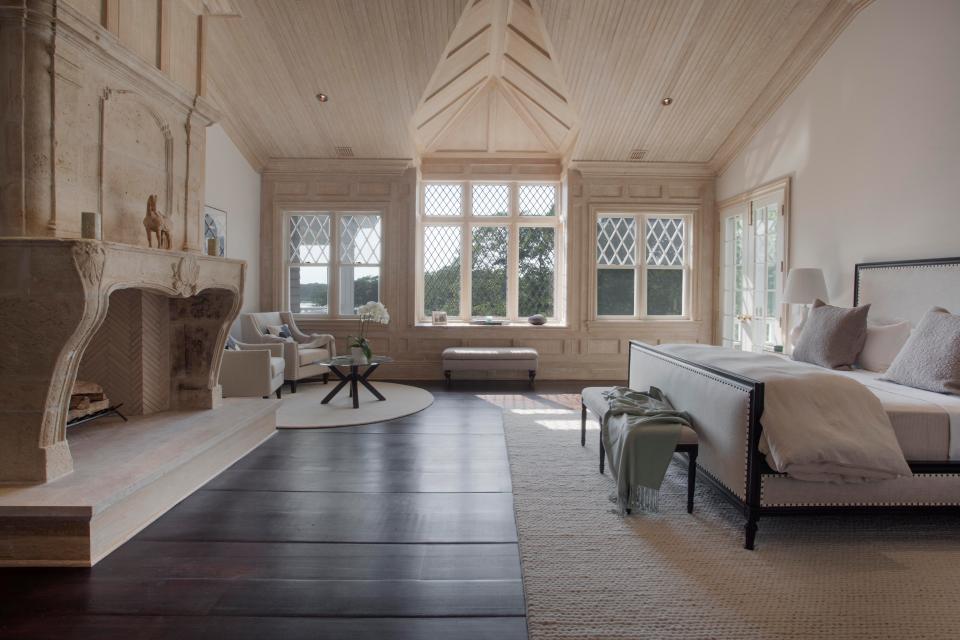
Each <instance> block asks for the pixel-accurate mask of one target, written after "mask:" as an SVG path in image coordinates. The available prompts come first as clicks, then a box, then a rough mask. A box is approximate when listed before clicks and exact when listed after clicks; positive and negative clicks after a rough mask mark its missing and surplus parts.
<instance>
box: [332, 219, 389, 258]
mask: <svg viewBox="0 0 960 640" xmlns="http://www.w3.org/2000/svg"><path fill="white" fill-rule="evenodd" d="M339 222H340V225H339V227H340V238H339V244H340V262H341V263H344V264H380V244H381V243H380V216H378V215H366V214H360V215H358V214H351V215H345V216H344V215H342V216H340V219H339Z"/></svg>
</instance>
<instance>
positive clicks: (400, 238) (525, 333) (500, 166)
mask: <svg viewBox="0 0 960 640" xmlns="http://www.w3.org/2000/svg"><path fill="white" fill-rule="evenodd" d="M378 162H380V164H378ZM405 166H406V165H405V164H404V163H402V162H399V161H398V162H394V163H393V164H385V163H383V162H382V161H362V160H353V161H347V160H323V161H321V160H302V161H298V160H294V159H284V160H277V161H271V162H270V164H269V165H268V166H267V169H266V170H265V172H264V174H263V188H262V189H261V193H262V194H263V195H262V220H261V230H262V238H261V288H260V291H261V301H260V302H261V307H262V308H263V309H279V308H282V306H283V305H284V291H283V288H282V287H283V280H284V278H283V273H282V264H283V253H282V252H283V251H284V250H285V249H284V238H283V237H282V235H281V233H282V231H283V228H282V224H281V223H280V220H281V216H282V215H283V212H284V211H285V210H290V209H305V210H324V209H325V208H330V207H340V208H343V207H356V208H357V209H363V208H364V207H374V206H376V207H380V208H382V210H383V211H384V221H383V225H384V227H383V235H384V238H385V243H386V244H385V246H384V258H383V259H384V262H383V270H382V273H383V274H384V275H383V277H384V283H383V286H382V292H383V293H382V296H383V302H384V303H385V304H386V305H387V307H388V308H389V309H390V313H391V318H392V319H391V323H390V325H388V326H387V327H383V328H375V329H374V330H373V331H372V335H371V342H372V344H373V346H374V350H375V351H376V350H380V349H388V351H387V353H388V354H389V355H391V356H392V357H393V358H395V360H396V362H395V363H393V364H391V365H390V366H389V368H387V367H385V368H384V369H383V371H382V373H378V375H382V376H384V377H390V378H396V379H404V378H407V379H439V378H440V377H441V375H442V374H441V371H440V354H441V352H442V351H443V349H444V348H446V347H450V346H464V345H471V346H497V345H499V346H532V347H535V348H537V349H538V351H539V353H540V358H541V371H540V376H541V377H543V378H545V379H551V378H552V379H618V378H623V377H624V376H625V375H626V363H627V351H626V349H625V348H624V345H626V344H627V342H628V341H629V340H630V339H633V338H636V339H641V340H645V341H648V342H652V343H657V342H658V341H660V342H702V343H709V342H711V341H712V337H713V336H712V321H711V311H710V310H711V309H712V300H713V291H712V286H711V283H712V282H713V269H714V266H713V241H712V239H713V233H714V227H715V224H714V211H713V178H712V177H711V176H710V174H709V172H708V171H706V170H705V169H704V167H702V166H699V165H697V166H687V167H677V166H670V167H662V168H661V169H660V173H662V174H667V175H656V173H657V172H656V171H655V167H645V168H643V169H642V170H641V169H640V168H638V167H637V165H635V164H634V165H631V166H630V167H626V168H624V167H622V166H620V165H616V164H615V165H612V168H611V169H610V170H609V172H608V173H606V174H605V173H604V172H603V170H602V169H601V168H600V167H598V166H596V165H591V166H590V167H589V169H588V171H587V174H586V175H584V174H583V173H581V171H580V170H577V169H572V170H570V171H568V172H566V173H561V168H560V165H559V163H558V162H556V161H549V160H544V161H543V162H542V163H533V164H531V163H529V162H528V161H526V160H514V161H512V162H506V161H504V160H499V159H498V160H491V159H487V160H472V161H471V160H467V159H463V160H461V161H458V162H454V163H451V162H450V160H449V159H443V160H440V159H426V160H424V162H423V163H422V165H421V167H420V173H421V175H422V177H424V178H429V179H438V178H441V179H449V180H464V179H471V178H472V179H518V176H520V175H523V174H522V173H521V171H523V170H524V169H521V167H526V170H529V171H530V174H529V175H533V176H537V177H538V178H537V179H553V180H556V179H562V180H563V190H562V191H563V193H564V196H563V197H564V198H565V199H566V202H567V210H568V232H567V236H568V246H567V271H566V289H567V292H566V302H567V323H566V326H545V327H533V326H530V325H525V324H524V325H519V324H518V325H510V326H504V327H471V326H462V325H461V326H453V325H448V326H432V325H417V324H416V322H415V307H414V302H413V301H414V300H415V295H414V292H415V283H416V280H415V264H416V260H417V256H416V249H415V247H416V246H417V245H416V201H415V198H414V195H413V194H415V193H416V192H417V189H416V187H417V180H418V171H417V170H416V169H413V168H405ZM631 171H632V173H631ZM679 176H686V177H679ZM520 179H522V178H520ZM319 184H324V185H328V186H330V187H331V188H330V189H327V190H325V191H327V193H321V192H320V191H319V190H318V189H311V188H309V185H319ZM369 185H377V187H376V188H373V187H371V186H369ZM387 186H389V194H387V189H386V187H387ZM671 186H673V187H677V186H683V187H684V189H683V190H682V193H683V195H685V196H695V197H692V198H691V197H687V198H684V199H682V200H679V201H678V199H676V198H670V197H669V194H670V193H671ZM333 187H336V188H333ZM598 193H599V194H602V195H596V194H598ZM672 193H674V194H676V193H677V189H676V188H674V189H673V191H672ZM304 194H306V195H304ZM597 206H603V207H614V208H616V207H618V206H623V207H624V208H630V207H634V208H636V207H640V208H645V209H648V210H651V211H657V210H661V209H663V208H664V207H678V206H679V207H683V208H684V210H689V211H693V212H694V234H695V237H694V240H693V245H694V247H695V264H694V267H693V283H692V286H693V287H694V291H695V295H694V296H693V300H692V301H691V306H692V311H691V313H692V319H691V320H689V321H679V322H659V321H658V322H638V323H611V322H603V321H596V320H593V319H592V318H591V317H590V313H591V302H590V296H591V295H593V287H592V284H591V280H592V277H593V264H592V261H593V260H594V249H593V247H594V241H595V240H594V237H593V233H594V230H593V226H592V223H591V222H590V212H591V210H592V208H595V207H597ZM298 324H299V325H300V326H301V328H303V329H304V330H307V331H316V332H329V333H333V334H334V335H335V336H336V337H337V345H338V349H339V350H340V351H344V350H345V348H346V346H345V342H346V337H347V335H349V334H350V333H352V332H355V330H356V322H355V321H351V320H337V321H330V320H323V319H318V318H310V317H303V318H302V319H298ZM571 356H574V357H573V358H571ZM464 375H466V374H464ZM470 375H471V377H494V378H496V377H510V376H506V375H505V374H504V373H503V372H475V373H472V374H470ZM517 378H518V379H520V376H517Z"/></svg>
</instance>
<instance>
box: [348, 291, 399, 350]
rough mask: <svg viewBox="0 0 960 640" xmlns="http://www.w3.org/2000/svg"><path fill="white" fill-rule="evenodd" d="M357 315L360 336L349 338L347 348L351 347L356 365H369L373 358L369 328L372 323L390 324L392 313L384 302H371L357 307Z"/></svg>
mask: <svg viewBox="0 0 960 640" xmlns="http://www.w3.org/2000/svg"><path fill="white" fill-rule="evenodd" d="M357 315H359V316H360V335H359V336H347V346H348V347H350V355H351V356H352V358H353V361H354V362H355V363H356V364H367V363H368V362H370V359H371V358H372V357H373V351H371V349H370V343H369V342H368V341H367V328H368V327H369V326H370V323H371V322H375V323H377V324H389V323H390V313H389V312H388V311H387V308H386V307H385V306H383V303H382V302H373V301H371V302H368V303H366V304H364V305H361V306H359V307H357Z"/></svg>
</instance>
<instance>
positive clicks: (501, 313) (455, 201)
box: [418, 182, 564, 321]
mask: <svg viewBox="0 0 960 640" xmlns="http://www.w3.org/2000/svg"><path fill="white" fill-rule="evenodd" d="M422 193H423V200H422V205H421V210H420V215H419V216H418V221H419V238H418V242H419V246H420V251H421V253H420V259H419V261H418V267H419V270H420V272H419V278H418V280H419V282H418V300H419V303H418V319H420V320H421V321H428V320H430V318H431V315H432V313H433V312H434V311H445V312H446V314H447V317H448V318H449V319H451V320H460V321H468V320H472V319H476V318H485V317H488V316H492V317H495V318H498V319H506V320H511V321H520V320H526V318H527V317H528V316H530V315H533V314H543V315H544V316H546V317H547V318H549V319H551V321H556V320H557V319H561V318H562V314H563V300H562V299H561V298H560V296H559V295H558V292H559V291H561V286H562V283H561V281H560V280H561V273H560V271H561V268H562V250H563V223H564V219H563V217H562V216H561V215H560V211H559V208H558V203H559V187H558V185H557V184H556V183H518V182H462V183H452V182H436V183H433V182H427V183H424V185H423V190H422ZM449 212H453V213H449ZM441 217H446V218H448V219H446V220H444V219H442V218H441ZM453 217H457V218H459V219H457V220H450V219H449V218H453Z"/></svg>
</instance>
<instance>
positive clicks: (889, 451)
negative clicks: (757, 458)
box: [659, 344, 911, 482]
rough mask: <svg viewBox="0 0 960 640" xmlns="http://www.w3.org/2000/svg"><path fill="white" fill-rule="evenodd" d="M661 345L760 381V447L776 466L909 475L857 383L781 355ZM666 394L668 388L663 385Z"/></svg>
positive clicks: (804, 474)
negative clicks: (762, 389) (761, 387)
mask: <svg viewBox="0 0 960 640" xmlns="http://www.w3.org/2000/svg"><path fill="white" fill-rule="evenodd" d="M659 348H660V349H661V350H663V351H665V352H667V353H670V354H672V355H675V356H678V357H680V358H683V359H685V360H690V361H692V362H696V363H699V364H703V365H706V366H709V367H714V368H717V369H723V370H725V371H729V372H731V373H735V374H739V375H742V376H746V377H747V378H751V379H753V380H757V381H758V382H763V383H764V409H763V414H762V415H761V417H760V423H761V424H762V426H763V434H762V438H761V443H760V449H761V451H762V452H763V453H765V454H766V457H767V463H768V464H769V465H770V466H771V467H772V468H773V469H775V470H776V471H779V472H781V473H786V474H787V475H789V476H790V477H792V478H796V479H798V480H809V481H814V482H869V481H876V480H886V479H889V478H895V477H898V476H909V475H911V472H910V467H909V466H908V464H907V461H906V459H904V457H903V451H902V450H901V449H900V444H899V443H898V442H897V437H896V434H895V433H894V431H893V426H892V425H891V424H890V419H889V417H887V414H886V412H885V411H884V410H883V405H881V403H880V400H879V399H878V398H877V397H876V396H875V395H873V393H871V392H870V390H869V389H867V388H866V387H864V386H863V385H862V384H860V383H859V382H857V381H855V380H851V379H849V378H847V377H844V376H842V375H837V374H836V373H833V372H831V371H830V370H828V369H823V368H820V367H816V366H813V365H807V364H803V363H798V362H794V361H792V360H788V359H786V358H782V357H780V356H775V355H770V354H760V353H752V352H745V351H737V350H734V349H724V348H721V347H710V346H705V345H680V344H677V345H663V346H661V347H659ZM664 392H666V394H667V396H668V397H669V395H670V390H669V389H664Z"/></svg>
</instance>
